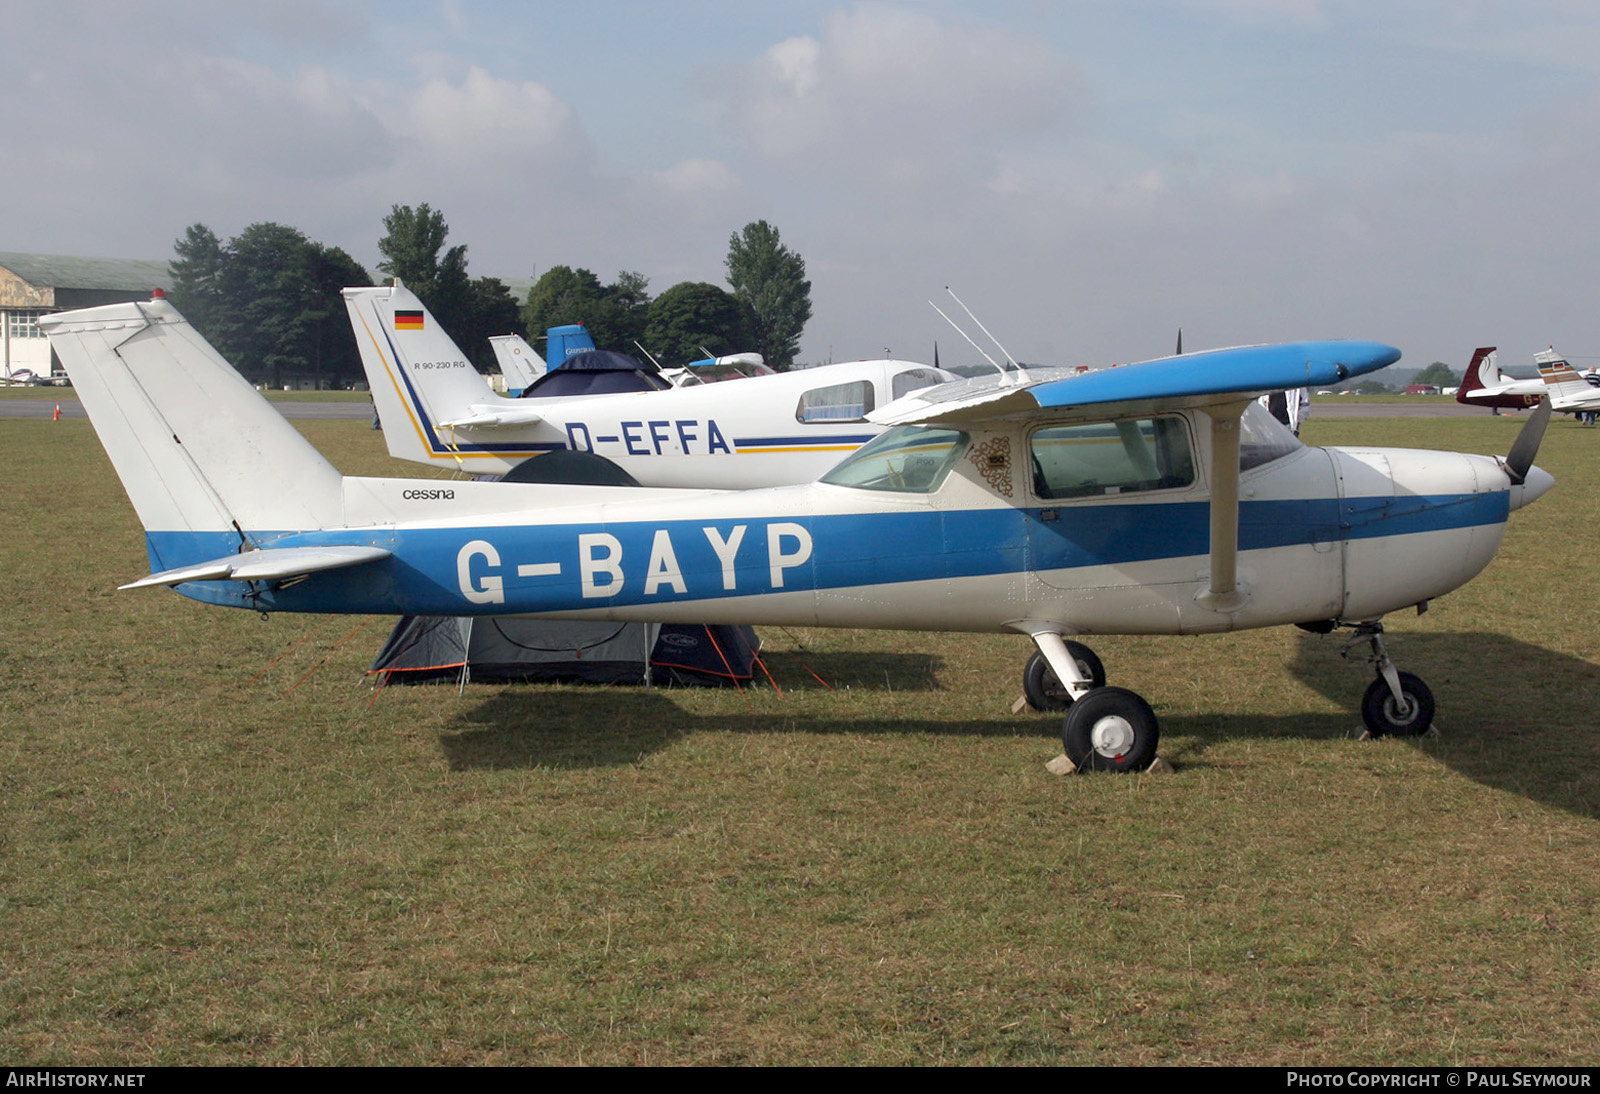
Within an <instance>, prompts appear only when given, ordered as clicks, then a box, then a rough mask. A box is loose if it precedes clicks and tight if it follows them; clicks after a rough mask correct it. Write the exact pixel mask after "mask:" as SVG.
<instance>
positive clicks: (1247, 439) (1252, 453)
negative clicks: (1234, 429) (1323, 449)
mask: <svg viewBox="0 0 1600 1094" xmlns="http://www.w3.org/2000/svg"><path fill="white" fill-rule="evenodd" d="M1304 447H1305V445H1303V444H1301V443H1300V438H1299V437H1296V436H1295V435H1294V434H1293V433H1291V432H1289V427H1288V426H1286V425H1284V424H1283V423H1282V422H1280V421H1278V419H1276V418H1274V417H1273V416H1272V412H1271V411H1269V410H1268V409H1267V408H1266V407H1264V406H1262V405H1261V404H1260V403H1251V404H1250V405H1249V406H1247V407H1245V409H1244V414H1243V415H1242V416H1241V417H1240V419H1239V470H1240V471H1248V470H1250V469H1251V468H1252V467H1260V466H1261V465H1262V464H1264V463H1271V462H1272V461H1273V460H1278V459H1282V458H1283V457H1284V456H1287V455H1288V454H1289V453H1291V452H1296V451H1298V450H1300V449H1302V448H1304Z"/></svg>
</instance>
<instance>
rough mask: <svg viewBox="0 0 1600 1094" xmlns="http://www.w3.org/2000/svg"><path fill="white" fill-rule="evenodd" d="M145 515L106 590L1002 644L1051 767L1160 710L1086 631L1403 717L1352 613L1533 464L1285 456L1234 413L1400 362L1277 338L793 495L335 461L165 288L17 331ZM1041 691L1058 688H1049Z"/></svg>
mask: <svg viewBox="0 0 1600 1094" xmlns="http://www.w3.org/2000/svg"><path fill="white" fill-rule="evenodd" d="M40 325H41V326H42V327H44V328H45V329H46V331H47V333H48V334H49V337H50V340H51V344H52V348H53V349H54V350H55V352H56V353H57V355H58V356H59V357H60V359H61V361H62V362H63V363H64V364H65V365H66V368H67V371H68V372H69V373H70V375H71V377H72V381H73V384H74V386H75V387H76V388H77V390H78V393H79V396H80V398H81V399H82V400H83V405H84V407H85V409H86V410H87V411H88V413H89V416H90V418H91V419H92V421H93V423H94V426H95V428H96V430H97V431H98V432H99V434H100V438H101V441H102V443H103V444H104V445H105V448H106V451H107V454H108V455H109V456H110V458H111V461H112V463H113V464H114V466H115V467H116V469H117V472H118V474H119V475H120V476H121V478H122V482H123V485H124V486H125V487H126V489H127V491H128V496H129V498H130V499H131V500H132V502H133V505H134V508H135V509H136V510H137V511H138V514H139V517H140V520H141V521H142V522H143V524H144V527H145V530H146V542H147V545H148V548H149V554H150V566H151V569H152V571H154V572H153V573H151V575H150V576H148V577H144V578H141V579H139V580H137V581H134V582H132V583H131V584H130V585H127V586H124V587H125V588H139V587H142V586H149V585H167V586H172V587H174V588H176V589H177V590H178V592H180V593H182V594H183V595H185V596H188V597H190V598H193V599H196V600H200V601H205V602H207V603H212V604H221V605H229V606H233V607H240V608H248V609H251V610H255V611H262V612H269V611H293V612H352V613H384V614H400V613H408V614H427V615H474V614H476V615H523V616H547V617H555V618H574V619H616V620H647V621H648V620H674V621H681V622H698V621H716V622H719V623H754V624H796V625H811V626H828V627H889V628H902V629H910V630H917V629H921V630H956V631H975V632H1004V631H1014V632H1020V633H1022V634H1026V635H1028V636H1029V637H1030V638H1032V639H1033V641H1034V643H1035V645H1036V646H1037V648H1038V653H1037V654H1036V655H1035V658H1034V660H1033V662H1032V663H1031V666H1030V669H1029V677H1030V680H1031V681H1032V688H1031V690H1032V691H1033V692H1034V694H1036V695H1037V696H1038V697H1039V700H1040V702H1041V704H1042V705H1043V704H1049V703H1051V702H1055V703H1058V704H1065V705H1066V710H1067V714H1066V722H1065V726H1064V730H1063V738H1064V741H1065V745H1066V751H1067V754H1068V756H1069V757H1070V758H1071V759H1072V761H1073V762H1074V763H1075V764H1077V765H1078V766H1079V767H1097V768H1107V769H1112V770H1136V769H1142V768H1144V767H1146V766H1147V765H1148V764H1149V763H1150V762H1151V761H1152V758H1153V757H1154V756H1155V754H1156V746H1157V740H1158V736H1159V728H1158V726H1157V723H1156V718H1155V716H1154V714H1152V713H1151V710H1150V707H1149V706H1148V704H1147V703H1146V702H1145V701H1144V700H1143V699H1142V698H1140V697H1139V696H1138V695H1136V694H1134V693H1133V692H1130V691H1127V690H1124V689H1122V688H1117V687H1106V686H1104V683H1105V679H1104V672H1103V669H1102V668H1101V667H1100V664H1099V662H1098V659H1096V658H1095V657H1094V655H1093V653H1092V652H1090V651H1089V649H1088V648H1087V647H1085V646H1082V645H1080V644H1078V643H1077V642H1076V641H1072V639H1075V638H1077V637H1080V636H1084V635H1090V634H1194V633H1201V632H1209V631H1229V630H1238V629H1243V628H1249V627H1268V626H1277V625H1280V624H1289V623H1294V624H1301V625H1304V626H1309V627H1311V628H1313V629H1319V630H1327V629H1332V628H1334V627H1339V626H1347V627H1354V628H1355V629H1356V637H1355V638H1353V639H1352V640H1351V641H1352V643H1355V642H1356V641H1358V640H1363V639H1365V640H1367V641H1370V643H1371V650H1372V659H1373V661H1374V663H1375V664H1376V665H1377V669H1378V675H1377V678H1376V679H1375V680H1374V681H1373V683H1372V686H1371V687H1370V688H1369V689H1368V690H1367V693H1366V697H1365V699H1364V700H1363V703H1362V712H1363V715H1364V716H1365V720H1366V722H1367V724H1368V725H1369V727H1371V729H1372V730H1373V732H1375V733H1395V734H1408V733H1416V732H1421V731H1422V730H1424V729H1426V728H1427V727H1428V725H1429V724H1430V722H1431V720H1432V716H1433V700H1432V697H1431V696H1430V695H1429V693H1428V690H1427V688H1426V686H1425V685H1424V684H1423V683H1422V681H1420V680H1418V679H1417V678H1416V677H1414V676H1412V675H1410V674H1409V673H1401V672H1397V671H1396V670H1395V668H1394V666H1393V665H1392V664H1391V663H1390V661H1389V659H1388V657H1387V655H1386V653H1385V651H1384V647H1383V642H1382V637H1381V635H1382V627H1381V623H1380V622H1379V620H1380V619H1381V617H1382V616H1383V615H1384V614H1385V613H1387V612H1392V611H1396V610H1398V609H1401V608H1408V607H1412V606H1418V605H1422V604H1425V603H1426V602H1427V601H1428V600H1430V599H1431V598H1433V597H1436V596H1440V595H1443V594H1444V593H1447V592H1450V591H1451V590H1452V589H1455V588H1456V587H1458V586H1459V585H1461V584H1463V583H1464V582H1466V581H1468V580H1470V579H1471V578H1472V577H1473V576H1474V575H1476V574H1477V573H1478V572H1479V571H1480V570H1482V569H1483V567H1484V566H1485V565H1487V564H1488V562H1489V560H1490V559H1491V558H1492V557H1493V556H1494V553H1495V550H1496V549H1497V547H1498V546H1499V544H1500V540H1501V537H1502V534H1503V533H1504V530H1505V525H1506V519H1507V517H1508V515H1509V514H1510V512H1511V511H1512V510H1514V509H1517V508H1519V507H1520V506H1522V505H1525V504H1527V503H1528V502H1530V501H1532V500H1534V499H1535V498H1537V497H1539V496H1540V495H1541V494H1543V493H1544V492H1545V491H1546V490H1547V489H1548V488H1549V487H1550V485H1551V482H1552V480H1551V477H1550V476H1549V475H1548V474H1547V473H1545V472H1544V471H1542V470H1540V469H1538V468H1536V467H1534V466H1533V465H1532V461H1533V456H1534V453H1535V450H1536V449H1537V446H1538V442H1539V438H1540V435H1541V433H1542V428H1543V427H1542V420H1543V419H1544V418H1547V417H1548V413H1547V411H1543V410H1541V411H1540V412H1538V414H1537V415H1536V417H1535V420H1534V421H1533V422H1530V424H1529V426H1528V427H1527V428H1525V429H1524V431H1523V434H1522V435H1521V436H1520V437H1519V438H1518V440H1517V443H1516V444H1515V446H1514V447H1513V448H1512V451H1511V454H1510V455H1509V456H1508V457H1506V458H1504V459H1501V458H1496V457H1488V456H1472V455H1463V454H1457V453H1448V452H1425V451H1412V450H1406V449H1346V448H1308V447H1306V446H1304V445H1302V444H1301V443H1300V442H1299V441H1298V440H1297V439H1295V438H1294V437H1293V436H1292V435H1291V434H1289V433H1288V431H1287V430H1285V429H1283V428H1282V427H1280V426H1279V425H1278V424H1277V423H1276V422H1275V421H1273V420H1272V418H1271V416H1270V415H1269V414H1267V413H1266V412H1265V411H1262V410H1261V409H1260V408H1259V407H1257V406H1256V405H1255V404H1254V402H1253V400H1254V399H1255V398H1256V397H1257V396H1259V395H1260V394H1262V393H1263V392H1266V391H1271V390H1281V389H1284V388H1294V387H1303V386H1308V385H1309V386H1316V387H1324V386H1327V385H1329V384H1332V383H1336V382H1338V381H1340V380H1345V379H1348V378H1350V377H1352V376H1356V375H1360V374H1362V373H1367V372H1371V371H1374V370H1376V369H1379V368H1382V367H1383V366H1384V365H1387V364H1389V363H1391V362H1393V361H1395V360H1397V359H1398V358H1399V356H1400V353H1399V351H1398V350H1395V349H1393V348H1391V347H1389V346H1385V345H1380V344H1377V343H1373V342H1302V343H1297V344H1292V345H1280V346H1254V347H1247V348H1241V349H1227V350H1217V351H1212V352H1206V353H1191V354H1187V355H1185V356H1183V357H1174V358H1166V359H1162V360H1157V361H1149V362H1145V363H1143V364H1136V365H1127V366H1124V367H1121V368H1115V369H1107V370H1103V371H1099V372H1090V373H1085V374H1070V375H1063V376H1059V377H1055V376H1046V375H1042V374H1039V373H1034V374H1032V375H1030V376H1017V375H1016V374H1010V375H1007V376H997V377H984V378H980V379H977V380H969V381H962V382H958V383H953V384H946V385H942V386H940V387H936V388H930V389H928V390H927V391H925V392H924V393H923V395H922V396H921V397H919V398H915V399H913V400H910V401H908V402H903V403H901V404H899V405H898V406H897V407H896V408H895V409H894V413H893V418H894V422H893V423H886V424H895V428H892V429H890V430H889V431H888V432H886V433H884V434H883V435H882V436H880V437H878V438H877V439H876V440H874V441H873V442H872V443H870V444H868V445H866V446H864V447H863V448H861V449H860V450H859V451H857V452H855V453H854V454H853V455H852V456H850V457H849V458H847V459H846V460H844V462H842V463H840V464H839V465H838V466H837V467H835V468H834V469H833V470H831V471H830V472H829V473H828V474H827V475H825V476H824V477H823V478H822V479H821V480H820V481H818V482H814V483H809V484H806V485H799V486H790V487H780V488H774V489H765V490H750V491H710V490H666V489H647V488H626V487H592V486H573V485H543V484H532V483H481V482H473V481H459V482H450V481H441V480H438V479H432V480H421V481H418V480H405V479H375V478H346V477H342V476H341V475H340V473H339V472H338V471H337V470H335V469H334V467H333V466H332V465H331V464H329V463H328V462H327V461H326V460H324V459H323V458H322V456H321V455H319V454H318V453H317V451H316V450H315V449H314V448H312V446H311V445H310V444H309V443H308V442H306V441H305V439H304V438H302V437H301V435H300V434H299V433H298V432H297V431H296V430H295V429H294V427H293V426H291V425H289V424H288V423H287V422H286V421H284V419H283V418H282V417H281V416H280V415H279V414H278V412H277V411H276V410H274V409H273V408H272V407H271V406H270V405H269V404H267V403H266V402H265V401H264V400H263V399H262V398H261V397H260V396H259V395H258V394H256V392H255V391H254V390H252V389H251V387H250V385H249V384H248V383H247V382H246V381H244V380H243V379H242V378H241V377H240V376H239V374H238V373H237V372H235V371H234V370H233V369H232V368H230V367H229V366H228V364H227V363H226V362H225V361H224V360H222V358H221V357H219V356H218V355H217V353H216V352H215V351H214V350H213V349H212V348H211V347H210V346H209V345H208V344H207V343H206V342H205V341H204V339H202V338H201V337H200V336H199V335H198V334H197V333H196V332H195V331H194V330H193V328H191V327H190V326H189V324H188V323H187V322H186V321H185V320H184V319H183V317H182V316H181V315H179V314H178V313H177V311H176V310H174V309H173V308H172V306H171V305H170V304H168V303H167V302H166V301H165V300H163V299H159V298H158V299H155V300H152V301H150V302H149V303H131V304H112V305H107V306H105V307H98V308H90V309H86V310H82V311H74V312H62V313H59V314H56V315H52V316H48V317H45V318H43V319H41V320H40ZM1058 681H1059V683H1058Z"/></svg>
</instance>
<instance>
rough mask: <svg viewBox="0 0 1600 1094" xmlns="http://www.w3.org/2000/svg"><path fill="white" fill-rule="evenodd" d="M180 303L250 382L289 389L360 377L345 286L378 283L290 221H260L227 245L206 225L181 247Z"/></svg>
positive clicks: (176, 288)
mask: <svg viewBox="0 0 1600 1094" xmlns="http://www.w3.org/2000/svg"><path fill="white" fill-rule="evenodd" d="M173 250H174V252H175V253H176V255H177V258H176V259H174V260H173V262H172V263H171V265H170V267H169V269H170V270H171V272H172V276H173V298H174V300H173V302H174V304H175V305H176V306H177V307H178V309H179V310H180V311H182V312H183V313H184V316H185V318H187V319H189V321H190V322H191V323H192V324H194V326H195V329H196V330H198V331H199V332H200V333H201V334H202V335H204V336H205V338H206V340H207V341H209V342H210V343H211V344H212V345H213V346H214V347H215V348H216V350H217V352H218V353H220V354H221V355H222V356H223V357H224V358H225V359H226V360H228V361H229V362H230V363H232V365H233V366H234V368H236V369H238V370H239V372H240V374H241V375H243V376H245V377H246V378H247V379H250V380H253V381H256V382H258V383H260V382H267V383H271V384H274V385H277V386H281V385H282V383H283V381H284V378H285V374H286V373H294V374H301V375H304V374H307V373H309V374H310V375H311V376H313V377H315V378H316V380H317V382H318V385H319V386H322V385H323V384H325V383H330V382H331V383H336V384H343V383H348V382H351V381H354V380H359V379H360V378H361V375H362V371H361V361H360V358H359V356H358V355H357V353H356V347H355V344H354V341H353V340H352V338H351V335H350V324H349V320H348V319H347V318H346V315H345V309H344V301H343V300H341V299H340V296H339V290H340V289H342V288H344V287H345V286H346V285H365V284H367V283H368V282H369V280H370V278H369V276H368V274H367V271H366V270H364V269H362V267H361V265H360V264H359V263H357V262H356V261H355V260H354V259H353V258H351V257H350V256H349V255H348V254H346V253H345V252H344V251H342V250H340V249H339V248H337V247H326V246H324V245H323V244H320V243H314V242H312V241H311V240H309V239H307V238H306V236H305V233H303V232H301V231H299V230H298V229H296V228H290V227H288V226H286V225H282V224H272V223H260V224H252V225H250V226H249V227H248V228H246V229H245V230H244V231H242V232H240V233H239V234H238V235H236V236H234V237H233V238H232V239H231V240H229V241H228V242H227V243H226V244H223V243H222V242H221V241H220V240H218V239H217V237H216V235H215V233H213V232H212V231H211V230H210V229H209V228H207V227H206V226H205V225H203V224H196V225H193V226H191V227H190V228H189V229H188V230H187V231H186V232H185V233H184V237H183V238H182V239H180V240H178V241H177V242H176V243H175V244H174V245H173Z"/></svg>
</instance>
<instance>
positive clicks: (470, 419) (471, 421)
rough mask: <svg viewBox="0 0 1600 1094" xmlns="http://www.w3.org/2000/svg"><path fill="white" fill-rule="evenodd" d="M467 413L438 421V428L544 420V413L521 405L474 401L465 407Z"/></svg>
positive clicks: (480, 427)
mask: <svg viewBox="0 0 1600 1094" xmlns="http://www.w3.org/2000/svg"><path fill="white" fill-rule="evenodd" d="M467 410H468V411H469V413H468V414H467V415H466V416H464V417H461V418H452V419H450V420H449V421H448V422H440V423H439V428H440V429H494V428H497V427H499V426H507V425H535V424H537V423H539V422H542V421H544V415H543V414H540V413H539V412H538V411H537V410H535V409H533V408H532V407H529V408H527V409H526V410H524V409H523V408H522V407H498V406H485V405H483V404H482V403H474V404H473V405H472V406H469V407H468V408H467Z"/></svg>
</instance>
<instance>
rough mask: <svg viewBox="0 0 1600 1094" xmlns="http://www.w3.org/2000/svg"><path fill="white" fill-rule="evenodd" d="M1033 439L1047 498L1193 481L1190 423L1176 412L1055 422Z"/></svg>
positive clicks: (1039, 485)
mask: <svg viewBox="0 0 1600 1094" xmlns="http://www.w3.org/2000/svg"><path fill="white" fill-rule="evenodd" d="M1028 443H1029V449H1030V452H1031V454H1032V457H1033V489H1034V494H1035V495H1037V496H1038V497H1040V498H1044V499H1046V500H1055V499H1060V498H1087V497H1104V496H1105V495H1107V494H1126V493H1134V492H1139V491H1147V490H1176V489H1179V488H1182V487H1186V486H1192V485H1193V484H1194V452H1193V449H1192V448H1191V447H1190V444H1189V427H1188V425H1187V424H1186V423H1185V421H1184V419H1182V418H1181V417H1178V416H1176V415H1165V416H1162V417H1158V418H1132V419H1128V420H1126V421H1120V422H1086V423H1083V424H1080V425H1058V426H1050V427H1048V428H1045V429H1041V430H1038V431H1037V432H1035V433H1034V434H1033V436H1032V437H1031V438H1030V439H1029V442H1028Z"/></svg>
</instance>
